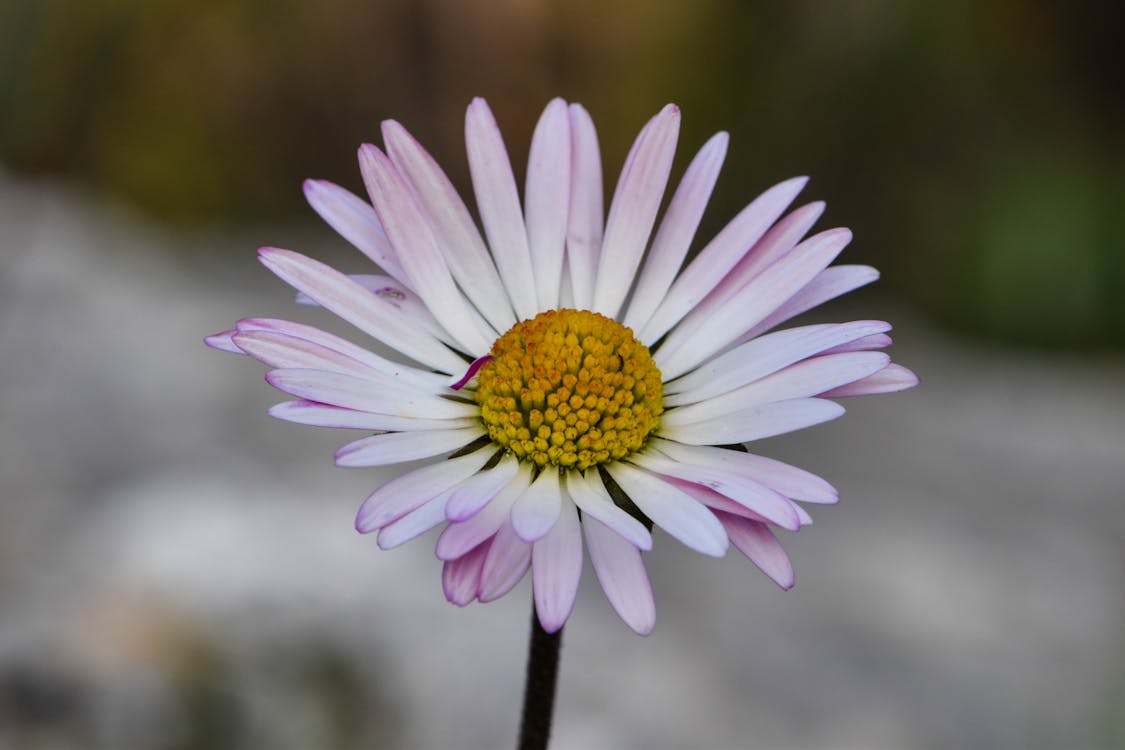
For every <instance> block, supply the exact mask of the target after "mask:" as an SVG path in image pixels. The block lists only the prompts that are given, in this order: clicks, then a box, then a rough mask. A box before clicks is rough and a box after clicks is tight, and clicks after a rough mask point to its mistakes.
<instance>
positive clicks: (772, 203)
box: [651, 177, 809, 331]
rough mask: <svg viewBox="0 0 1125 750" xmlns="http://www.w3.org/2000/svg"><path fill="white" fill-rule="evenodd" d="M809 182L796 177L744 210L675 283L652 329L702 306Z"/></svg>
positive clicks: (664, 328)
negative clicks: (705, 299) (699, 305)
mask: <svg viewBox="0 0 1125 750" xmlns="http://www.w3.org/2000/svg"><path fill="white" fill-rule="evenodd" d="M808 181H809V179H808V178H807V177H796V178H794V179H791V180H787V181H785V182H782V183H780V184H778V185H774V186H773V187H772V188H770V189H769V190H767V191H766V192H764V193H762V194H761V195H760V196H758V198H756V199H755V200H754V202H753V203H751V204H750V205H749V206H747V207H746V208H744V209H742V211H741V212H740V213H739V214H738V216H736V217H734V219H732V220H731V222H730V223H729V224H727V225H726V227H724V228H723V230H722V231H721V232H719V234H718V235H717V236H716V237H715V239H713V240H711V242H709V243H708V244H707V246H706V247H705V248H703V250H701V251H700V253H699V255H698V256H697V257H696V258H695V260H693V261H692V262H691V263H690V264H689V265H688V267H687V268H685V269H684V270H683V273H681V274H680V276H679V278H677V279H676V283H674V284H673V285H672V288H671V289H669V290H668V294H667V295H666V296H665V297H664V299H663V300H662V301H661V302H660V306H659V308H657V309H656V312H655V314H654V315H653V319H652V321H651V323H652V328H653V329H656V330H658V331H667V330H668V329H670V328H671V327H672V326H673V325H675V324H676V323H677V322H679V321H680V320H682V319H683V317H684V316H685V315H687V314H688V313H689V312H691V311H692V309H694V308H695V306H696V305H698V304H699V303H700V302H702V301H703V299H704V298H705V297H706V296H707V295H708V294H709V293H710V292H711V290H712V289H714V288H715V287H716V286H717V285H718V284H719V282H721V281H722V280H723V279H724V278H725V277H726V276H727V274H729V273H730V271H731V269H733V268H734V267H735V264H737V263H738V261H739V260H741V259H742V257H743V256H744V255H746V254H747V252H749V251H750V250H751V249H752V248H753V247H754V244H755V243H756V242H757V241H758V240H760V239H761V238H762V236H763V235H765V233H766V230H768V229H769V228H770V225H771V224H773V223H774V222H775V221H777V218H778V217H779V216H781V214H782V212H783V211H785V209H786V208H787V207H788V206H789V204H790V203H792V202H793V199H794V198H796V197H797V193H799V192H801V190H802V189H803V188H804V187H805V184H806V183H808Z"/></svg>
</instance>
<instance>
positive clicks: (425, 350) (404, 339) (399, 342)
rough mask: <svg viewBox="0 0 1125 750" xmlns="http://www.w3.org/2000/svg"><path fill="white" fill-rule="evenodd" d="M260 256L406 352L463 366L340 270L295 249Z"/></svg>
mask: <svg viewBox="0 0 1125 750" xmlns="http://www.w3.org/2000/svg"><path fill="white" fill-rule="evenodd" d="M259 257H260V259H261V261H262V264H263V265H265V266H266V268H268V269H270V270H271V271H273V272H274V273H275V274H277V276H278V277H280V278H281V279H282V280H283V281H285V282H286V283H287V284H289V285H290V286H292V287H294V288H295V289H297V290H299V291H302V292H304V293H305V294H307V295H309V296H310V297H312V298H313V299H314V300H316V301H317V303H318V304H320V305H321V306H323V307H325V308H327V309H329V310H331V311H332V312H334V313H336V314H337V315H339V316H340V317H341V318H343V319H344V320H346V321H348V322H349V323H351V324H352V325H354V326H356V327H357V328H359V329H360V330H361V331H364V332H365V333H368V334H370V335H371V336H374V337H375V338H376V339H378V340H379V341H382V342H383V343H385V344H387V345H388V346H391V347H392V348H394V349H397V350H398V351H400V352H402V353H403V354H405V355H406V356H408V357H410V358H412V359H414V360H416V361H418V362H421V363H423V364H425V365H428V366H429V367H432V368H434V369H435V370H439V371H441V372H445V373H449V374H452V373H453V372H454V371H456V370H458V369H463V368H464V365H465V363H464V360H462V359H461V358H460V357H458V356H457V355H456V354H454V353H453V352H452V351H450V350H449V349H447V348H446V347H445V345H443V344H442V343H441V342H439V341H438V340H437V339H435V338H433V337H432V336H429V335H426V334H425V333H424V332H423V331H420V330H419V328H418V325H417V323H416V322H415V321H414V320H413V319H412V318H411V317H410V316H409V315H405V314H403V312H402V311H401V310H399V309H398V308H396V307H395V306H394V305H392V304H391V303H390V302H388V301H387V300H385V299H383V298H381V297H377V296H376V295H374V294H371V293H370V292H369V291H367V290H366V289H364V288H363V287H361V286H360V285H359V284H357V283H355V282H354V281H352V280H351V279H349V278H348V277H347V276H345V275H344V274H342V273H340V272H339V271H336V270H335V269H332V268H329V267H328V266H326V265H324V264H323V263H320V262H318V261H315V260H313V259H312V258H308V257H305V256H304V255H301V254H300V253H294V252H292V251H290V250H280V249H277V248H263V249H262V250H260V251H259Z"/></svg>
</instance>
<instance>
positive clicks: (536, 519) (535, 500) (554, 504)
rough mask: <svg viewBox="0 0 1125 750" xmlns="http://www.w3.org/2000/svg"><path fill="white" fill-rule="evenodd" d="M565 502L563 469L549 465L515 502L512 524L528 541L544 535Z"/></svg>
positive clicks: (557, 516) (523, 538)
mask: <svg viewBox="0 0 1125 750" xmlns="http://www.w3.org/2000/svg"><path fill="white" fill-rule="evenodd" d="M563 504H564V503H563V499H562V488H561V487H560V486H559V473H558V472H557V471H553V470H551V468H550V467H548V468H547V469H545V470H543V471H541V472H540V473H539V476H538V477H536V479H535V481H534V482H532V484H531V486H530V487H528V488H527V490H526V491H525V492H524V493H523V494H522V495H520V497H519V499H517V500H516V502H515V504H514V505H512V528H513V529H515V530H516V534H518V535H519V537H520V539H522V540H524V541H525V542H529V543H530V542H534V541H537V540H539V539H542V538H543V537H544V536H546V535H547V533H548V532H549V531H550V530H551V527H553V526H554V525H555V522H556V521H557V520H558V518H559V513H560V512H561V510H562V506H563Z"/></svg>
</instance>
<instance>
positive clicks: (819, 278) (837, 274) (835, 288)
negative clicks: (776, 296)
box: [740, 266, 879, 340]
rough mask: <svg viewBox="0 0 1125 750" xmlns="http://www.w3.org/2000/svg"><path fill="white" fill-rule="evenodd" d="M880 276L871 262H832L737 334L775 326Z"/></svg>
mask: <svg viewBox="0 0 1125 750" xmlns="http://www.w3.org/2000/svg"><path fill="white" fill-rule="evenodd" d="M878 278H879V272H878V271H877V270H875V269H874V268H872V267H871V266H832V267H831V268H825V269H824V270H822V271H821V272H820V273H818V274H817V275H816V276H815V277H814V278H813V279H812V280H811V281H809V283H808V284H806V285H805V286H804V287H803V288H802V289H801V290H800V291H799V292H797V293H796V294H794V295H793V296H792V297H790V298H789V299H788V300H786V301H785V302H784V303H782V304H781V305H780V306H779V307H778V308H777V309H776V310H775V311H774V312H773V313H771V314H770V315H769V316H768V317H767V318H765V319H764V320H762V321H761V322H760V323H758V324H757V325H755V326H754V327H753V328H751V329H750V330H748V331H746V333H744V334H743V335H742V336H741V337H740V338H741V339H742V340H746V339H751V338H754V337H755V336H757V335H759V334H761V333H764V332H766V331H768V330H770V329H771V328H775V327H777V326H779V325H781V324H782V323H784V322H785V321H787V320H789V319H790V318H795V317H796V316H798V315H800V314H801V313H803V312H806V311H808V310H811V309H813V308H814V307H818V306H819V305H823V304H824V303H825V302H827V301H828V300H832V299H836V298H837V297H839V296H841V295H843V294H847V293H848V292H850V291H853V290H855V289H859V288H860V287H861V286H865V285H867V284H870V283H871V282H873V281H875V280H876V279H878Z"/></svg>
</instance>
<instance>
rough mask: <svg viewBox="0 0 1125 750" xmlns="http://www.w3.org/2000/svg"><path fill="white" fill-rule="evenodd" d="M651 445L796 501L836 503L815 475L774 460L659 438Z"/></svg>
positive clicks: (833, 493) (830, 489) (836, 496)
mask: <svg viewBox="0 0 1125 750" xmlns="http://www.w3.org/2000/svg"><path fill="white" fill-rule="evenodd" d="M653 446H654V447H655V448H656V449H657V450H659V451H660V452H661V453H664V454H665V455H667V456H669V457H671V458H673V459H675V460H677V461H682V462H684V463H690V464H696V465H699V466H714V467H716V468H723V469H728V470H730V471H734V472H738V473H740V474H744V475H746V476H748V477H750V478H751V479H755V480H757V481H759V482H761V483H762V484H764V485H766V486H767V487H770V488H772V489H774V490H776V491H778V492H780V493H781V494H782V495H785V496H786V497H791V498H794V499H795V500H804V501H806V502H811V503H835V502H837V501H838V500H839V494H838V493H837V492H836V489H835V488H834V487H833V486H832V485H830V484H829V483H828V482H826V481H824V480H823V479H821V478H820V477H818V476H817V475H816V474H812V473H810V472H807V471H805V470H804V469H800V468H797V467H796V466H790V465H789V464H786V463H782V462H781V461H778V460H776V459H773V458H766V457H765V456H758V455H755V454H753V453H744V452H743V451H738V450H730V449H728V448H713V447H711V446H699V445H684V444H683V443H676V442H672V441H670V440H662V439H660V438H657V439H655V440H654V441H653Z"/></svg>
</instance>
